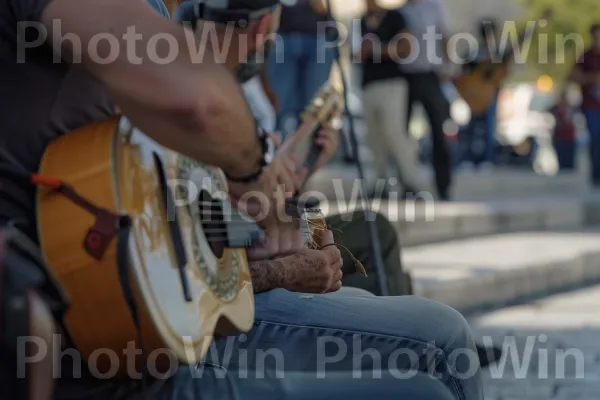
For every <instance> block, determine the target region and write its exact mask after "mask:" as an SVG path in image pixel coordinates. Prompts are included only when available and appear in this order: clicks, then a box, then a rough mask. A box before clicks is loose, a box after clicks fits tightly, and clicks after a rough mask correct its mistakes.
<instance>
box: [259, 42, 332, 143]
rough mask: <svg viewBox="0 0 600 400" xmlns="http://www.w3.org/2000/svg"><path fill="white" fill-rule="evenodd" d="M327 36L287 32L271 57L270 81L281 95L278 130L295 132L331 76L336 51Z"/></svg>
mask: <svg viewBox="0 0 600 400" xmlns="http://www.w3.org/2000/svg"><path fill="white" fill-rule="evenodd" d="M331 46H332V43H331V42H328V40H327V38H326V37H325V36H324V35H311V34H301V33H294V34H284V35H281V36H280V37H278V39H277V44H276V46H275V47H274V48H273V51H271V54H270V56H269V58H268V60H267V74H268V79H269V84H270V85H271V87H272V88H273V91H274V92H275V94H276V95H277V99H278V103H279V110H277V130H279V131H281V133H282V135H284V137H285V135H286V134H288V133H290V132H293V131H294V130H295V129H296V127H297V125H298V123H299V118H300V115H301V114H302V112H303V111H304V109H305V108H306V106H307V105H309V104H310V102H311V101H312V99H313V97H314V96H315V95H316V94H317V92H318V91H319V89H320V88H321V86H323V85H324V84H325V82H327V80H328V79H329V74H330V72H331V66H332V65H333V60H334V57H335V50H334V49H332V48H331Z"/></svg>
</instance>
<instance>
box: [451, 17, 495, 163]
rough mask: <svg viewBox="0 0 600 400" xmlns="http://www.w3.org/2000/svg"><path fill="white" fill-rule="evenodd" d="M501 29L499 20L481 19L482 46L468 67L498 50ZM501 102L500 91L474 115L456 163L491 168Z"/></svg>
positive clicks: (461, 134)
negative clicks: (484, 109)
mask: <svg viewBox="0 0 600 400" xmlns="http://www.w3.org/2000/svg"><path fill="white" fill-rule="evenodd" d="M500 32H501V31H500V30H499V27H498V23H497V22H496V21H495V20H494V19H492V18H485V19H482V20H481V21H480V22H479V27H478V35H479V46H478V47H477V54H473V55H472V56H471V59H472V60H473V61H472V62H470V63H468V64H467V65H466V69H467V70H468V69H474V68H476V67H477V66H478V65H479V63H481V62H483V61H486V60H489V59H490V58H492V56H493V55H494V54H493V52H496V53H497V52H498V48H499V42H498V40H499V38H498V34H499V33H500ZM496 56H498V54H496ZM492 59H493V58H492ZM497 105H498V93H496V95H495V96H494V101H493V102H492V104H491V105H490V107H489V108H488V110H487V111H486V112H484V113H483V114H481V115H473V116H472V117H471V121H470V122H469V124H468V125H467V126H466V127H465V128H464V129H463V130H461V132H460V133H459V135H460V136H461V137H460V145H459V153H458V155H457V158H456V165H460V164H462V163H467V164H468V165H470V166H474V167H489V166H491V165H493V164H494V159H495V150H496V139H495V135H496V111H497Z"/></svg>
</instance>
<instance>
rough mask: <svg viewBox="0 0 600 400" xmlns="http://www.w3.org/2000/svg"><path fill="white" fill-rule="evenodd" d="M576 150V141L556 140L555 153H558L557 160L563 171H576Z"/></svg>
mask: <svg viewBox="0 0 600 400" xmlns="http://www.w3.org/2000/svg"><path fill="white" fill-rule="evenodd" d="M576 148H577V143H576V142H575V140H556V139H555V140H554V151H556V158H557V159H558V166H559V168H560V170H561V171H572V170H574V169H575V165H576V162H575V154H576Z"/></svg>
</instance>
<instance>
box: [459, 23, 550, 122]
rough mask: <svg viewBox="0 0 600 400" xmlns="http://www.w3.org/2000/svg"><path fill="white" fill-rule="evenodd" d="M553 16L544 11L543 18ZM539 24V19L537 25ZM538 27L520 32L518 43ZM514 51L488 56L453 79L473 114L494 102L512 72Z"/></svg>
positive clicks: (485, 109)
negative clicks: (511, 63) (493, 56)
mask: <svg viewBox="0 0 600 400" xmlns="http://www.w3.org/2000/svg"><path fill="white" fill-rule="evenodd" d="M551 16H552V14H551V12H550V11H545V12H544V13H543V16H542V18H540V21H541V20H546V19H549V18H550V17H551ZM538 26H539V21H538V22H536V25H535V27H536V28H537V27H538ZM535 31H536V29H527V30H525V31H524V32H521V33H520V34H519V38H518V41H517V42H518V43H519V45H521V44H523V43H524V42H525V41H527V40H529V39H530V38H531V37H532V36H533V34H534V33H535ZM513 53H514V48H512V47H511V48H510V49H509V50H508V51H506V52H505V53H504V54H502V55H500V56H499V57H498V58H500V60H499V61H498V60H495V59H493V58H492V57H488V58H486V59H484V60H482V61H480V62H478V63H477V64H476V65H475V66H474V67H473V68H470V69H469V70H468V72H465V73H463V74H461V75H459V76H458V77H456V78H454V79H453V83H454V86H455V87H456V90H457V92H458V93H459V94H460V96H461V97H462V99H463V100H464V101H465V102H466V103H467V105H468V106H469V107H470V109H471V113H472V115H473V116H478V115H481V114H483V113H485V112H487V110H488V109H489V108H490V106H491V105H492V103H493V102H494V98H495V96H496V93H497V92H498V91H499V90H500V88H501V87H502V82H504V80H505V79H506V78H507V76H508V74H509V72H510V61H511V59H512V55H513Z"/></svg>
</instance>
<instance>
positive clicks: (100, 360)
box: [38, 117, 254, 376]
mask: <svg viewBox="0 0 600 400" xmlns="http://www.w3.org/2000/svg"><path fill="white" fill-rule="evenodd" d="M154 154H159V155H160V156H161V157H162V160H163V162H164V165H165V170H166V174H167V176H168V179H169V181H174V180H178V179H181V176H180V172H181V165H182V163H184V162H187V163H188V164H190V160H189V159H185V157H182V156H180V155H179V154H177V153H174V152H171V151H169V150H167V149H164V148H163V147H161V146H159V145H158V144H156V143H155V142H154V141H152V140H151V139H149V138H148V137H147V136H145V135H144V134H142V133H141V132H139V131H138V130H136V129H135V128H134V127H132V126H131V124H130V123H129V121H128V120H127V119H126V118H124V117H119V118H113V119H110V120H107V121H105V122H100V123H96V124H92V125H90V126H87V127H84V128H82V129H79V130H77V131H74V132H72V133H69V134H66V135H63V136H61V137H59V138H58V139H57V140H56V141H55V142H53V143H51V144H50V146H49V147H48V149H47V150H46V153H45V155H44V157H43V161H42V163H41V168H40V174H41V175H45V176H49V177H53V178H57V179H60V180H63V181H65V182H67V183H69V184H70V185H72V186H73V187H74V189H75V190H76V191H77V192H78V193H79V194H81V195H82V196H83V197H85V198H86V199H88V200H90V201H91V202H92V203H94V204H95V205H98V206H101V207H105V208H107V209H108V210H111V211H115V212H117V213H119V214H126V215H129V216H130V217H131V219H132V229H131V234H130V239H129V275H130V281H131V282H132V287H133V291H134V293H135V298H136V303H137V309H138V313H139V315H140V322H141V327H142V329H141V330H142V334H143V335H142V338H143V345H144V358H145V359H146V360H147V361H148V364H149V367H150V370H151V371H152V368H153V367H154V366H155V367H156V368H157V369H158V370H160V371H164V370H166V369H167V368H169V367H173V366H175V365H176V364H177V362H182V363H188V364H192V363H197V362H198V361H199V360H200V359H201V357H202V356H203V355H204V354H205V353H206V351H207V349H208V346H209V345H210V343H211V341H212V339H213V335H214V334H215V329H216V327H217V324H218V323H219V321H220V319H221V317H224V319H226V321H225V322H229V323H231V324H232V325H233V326H234V327H235V328H237V329H239V330H241V331H248V330H249V329H251V327H252V324H253V321H254V303H253V290H252V285H251V280H250V273H249V269H248V263H247V260H246V254H245V251H243V250H233V249H225V251H224V252H223V254H222V256H221V257H216V256H215V255H214V254H213V253H212V251H211V249H210V247H209V246H208V242H207V239H206V237H205V236H204V235H203V233H202V229H201V224H200V223H199V221H198V215H197V214H196V215H194V214H193V213H192V212H191V211H190V210H192V209H193V207H194V204H192V205H191V206H189V207H188V206H185V205H181V206H178V207H177V216H178V219H179V224H180V226H181V231H182V234H183V238H184V242H185V248H186V254H187V261H188V262H187V265H186V268H185V274H186V276H187V279H188V281H189V287H190V291H191V295H192V301H191V302H186V300H185V298H184V296H183V294H182V287H181V283H180V282H181V281H180V278H179V271H178V269H177V264H176V260H175V254H174V251H173V246H172V239H171V233H170V231H169V229H168V225H167V216H166V211H165V210H166V209H165V205H164V204H163V200H162V192H161V189H160V181H159V179H158V175H157V170H156V164H155V160H154ZM192 164H193V163H192ZM194 168H195V169H194V171H193V173H194V174H196V175H197V178H191V177H189V176H187V177H186V179H192V181H193V183H194V184H195V185H197V186H198V187H200V186H202V185H203V184H204V183H203V182H201V181H204V180H205V179H204V178H210V179H211V180H212V182H213V184H216V185H217V187H218V188H219V189H222V190H225V191H226V189H227V184H226V181H225V179H224V178H223V175H222V173H221V172H220V171H219V170H215V169H213V168H209V167H205V166H201V165H196V166H195V167H194ZM201 178H202V179H201ZM194 179H195V180H194ZM94 221H95V217H94V216H93V215H92V214H90V213H89V212H88V211H86V210H84V209H82V208H80V207H79V206H77V205H75V204H74V203H73V202H71V201H70V200H68V199H67V198H65V197H63V196H62V195H60V194H57V193H54V192H49V191H48V190H46V189H40V190H39V193H38V230H39V236H40V241H41V249H42V251H43V254H44V257H45V259H46V261H47V263H48V264H49V266H50V267H51V268H52V269H53V271H54V272H55V274H56V275H57V277H58V279H59V280H60V282H61V283H62V285H63V286H64V288H65V290H66V292H67V293H68V295H69V296H70V298H71V306H70V309H69V311H68V313H67V315H66V325H67V327H68V329H69V331H70V333H71V335H72V336H73V338H74V341H75V344H76V347H77V349H78V350H79V351H80V352H81V353H82V355H83V356H84V358H85V359H87V360H88V361H90V362H91V363H92V364H96V365H97V367H98V370H99V371H100V372H105V373H117V374H118V375H121V376H122V375H126V374H127V367H128V364H127V363H128V362H129V364H131V365H134V364H132V362H133V361H131V360H132V358H128V357H127V356H126V355H124V351H125V350H126V349H127V348H128V345H129V346H131V344H132V343H133V344H135V346H136V348H140V344H139V343H138V342H137V330H136V327H135V326H134V323H133V320H132V317H131V314H130V310H129V308H128V306H127V304H126V301H125V298H124V296H123V290H122V287H121V283H120V281H119V276H118V269H117V262H116V260H117V259H116V251H117V240H116V238H115V239H114V240H113V241H112V242H111V243H110V246H109V247H108V249H107V251H106V253H105V254H104V256H103V258H102V260H101V261H97V260H96V259H94V258H92V257H91V256H90V255H89V254H88V253H87V252H86V251H85V249H84V247H83V241H84V238H85V235H86V232H87V231H88V229H89V228H90V227H91V226H92V225H93V224H94ZM102 349H106V350H108V353H113V354H114V357H115V358H114V359H113V360H112V361H111V360H110V358H109V357H108V356H107V355H106V354H107V351H103V350H102ZM99 351H100V352H101V353H98V352H99ZM98 354H100V357H97V355H98ZM102 354H103V355H102ZM129 357H132V356H129ZM128 360H129V361H128ZM117 361H118V364H116V363H117ZM131 365H130V366H129V368H131ZM137 372H141V371H140V370H137Z"/></svg>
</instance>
